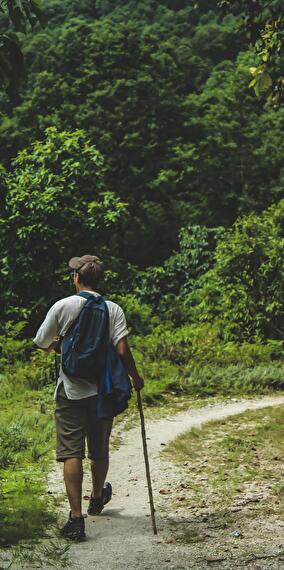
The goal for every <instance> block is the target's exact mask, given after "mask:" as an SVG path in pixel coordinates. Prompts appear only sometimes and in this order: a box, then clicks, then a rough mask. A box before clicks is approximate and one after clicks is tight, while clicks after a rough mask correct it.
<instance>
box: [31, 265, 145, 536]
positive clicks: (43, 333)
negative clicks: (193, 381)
mask: <svg viewBox="0 0 284 570" xmlns="http://www.w3.org/2000/svg"><path fill="white" fill-rule="evenodd" d="M69 267H70V268H71V269H72V278H73V283H74V285H75V288H76V291H77V293H80V292H82V291H84V292H88V293H92V294H93V295H98V293H97V292H96V288H97V284H98V282H99V280H100V279H101V277H102V275H103V263H102V261H101V260H100V259H99V258H98V257H96V256H94V255H83V256H82V257H73V258H72V259H70V261H69ZM84 303H86V299H85V298H84V297H82V296H79V295H72V296H70V297H66V298H64V299H61V300H60V301H57V302H56V303H55V304H54V305H53V306H52V307H51V309H50V310H49V311H48V313H47V315H46V318H45V320H44V322H43V323H42V325H41V327H40V328H39V330H38V332H37V334H36V337H35V339H34V342H35V344H36V345H37V346H39V347H40V348H43V349H44V350H47V351H51V350H58V340H56V337H58V336H60V337H62V336H64V335H65V333H66V332H67V330H68V329H69V327H70V326H71V324H72V323H73V322H74V320H75V319H76V318H77V317H78V315H79V313H80V311H81V309H82V307H83V306H84ZM106 304H107V308H108V312H109V341H110V342H112V344H113V345H114V346H115V348H116V351H117V354H118V355H119V357H120V358H121V360H122V362H123V364H124V367H125V370H126V372H127V374H128V375H129V376H130V377H131V379H132V384H133V387H134V388H135V390H140V389H141V388H143V386H144V381H143V379H142V378H141V376H140V375H139V373H138V371H137V368H136V365H135V362H134V359H133V356H132V353H131V351H130V349H129V347H128V344H127V335H128V331H127V326H126V320H125V316H124V313H123V310H122V308H121V307H120V306H119V305H117V304H116V303H113V302H112V301H106ZM97 393H98V386H97V384H96V381H95V380H93V379H86V378H74V377H70V376H67V375H66V374H64V372H63V370H62V366H60V372H59V378H58V382H57V386H56V390H55V400H56V409H55V419H56V432H57V447H56V458H57V461H62V462H64V480H65V485H66V491H67V495H68V499H69V503H70V514H69V519H68V521H67V523H66V525H65V526H64V527H63V528H62V529H61V534H62V535H63V536H65V537H68V538H72V539H77V540H78V539H82V538H84V537H85V521H84V517H83V516H82V481H83V468H82V460H83V458H84V457H85V437H87V445H88V457H89V458H90V459H91V472H92V481H93V490H92V494H91V498H90V503H89V508H88V514H90V515H97V514H99V513H100V512H101V511H102V509H103V508H104V505H105V504H106V503H107V502H109V500H110V499H111V494H112V489H111V485H110V483H105V480H106V475H107V472H108V466H109V437H110V433H111V428H112V420H102V419H99V418H98V417H97V410H96V407H97Z"/></svg>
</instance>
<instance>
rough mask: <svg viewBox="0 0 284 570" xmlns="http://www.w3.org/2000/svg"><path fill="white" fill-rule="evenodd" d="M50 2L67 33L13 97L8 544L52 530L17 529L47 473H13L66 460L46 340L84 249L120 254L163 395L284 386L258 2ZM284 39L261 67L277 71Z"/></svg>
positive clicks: (281, 182) (276, 157)
mask: <svg viewBox="0 0 284 570" xmlns="http://www.w3.org/2000/svg"><path fill="white" fill-rule="evenodd" d="M259 1H260V0H259ZM259 1H258V0H257V2H256V4H257V5H258V4H259ZM2 4H3V3H1V0H0V5H2ZM18 4H19V6H24V5H25V6H26V5H27V4H29V2H19V3H18ZM32 4H33V5H36V4H37V3H36V2H33V3H32ZM43 4H44V10H45V12H46V14H47V17H48V20H49V25H48V27H47V28H45V29H44V30H42V29H38V30H34V31H33V33H30V34H28V35H26V36H23V37H22V45H21V49H22V52H23V54H24V58H25V62H26V77H25V78H24V79H22V81H21V82H20V85H19V87H18V88H17V89H16V88H15V85H14V86H13V88H12V89H10V88H9V89H8V91H7V90H6V91H2V92H1V93H0V146H1V155H0V247H1V265H0V276H1V279H0V301H1V304H0V317H1V323H0V366H1V370H0V400H1V402H2V401H3V402H6V404H7V408H5V417H4V418H3V420H2V423H1V422H0V482H1V479H2V482H3V481H4V482H5V484H3V485H2V487H1V486H0V495H1V494H2V495H3V497H4V500H3V505H4V506H3V511H1V512H0V517H2V518H3V519H4V520H5V521H7V525H6V528H7V535H5V537H4V539H5V540H7V542H9V541H10V542H11V541H13V540H14V539H15V536H18V537H19V536H23V537H24V536H27V534H26V531H27V533H28V534H29V535H36V533H37V531H36V528H35V527H36V524H34V525H32V528H31V529H28V530H27V529H26V528H24V527H23V525H22V526H21V528H19V526H18V527H15V524H16V522H15V516H14V515H13V513H12V514H11V512H10V502H9V501H12V500H13V497H14V498H15V497H16V498H17V500H18V496H19V494H20V492H23V491H24V494H25V493H26V495H27V501H25V500H24V499H23V503H22V504H21V505H20V510H21V512H24V511H25V508H26V506H27V505H26V504H27V503H29V504H30V499H29V494H31V493H36V490H35V487H36V485H37V481H38V479H37V476H36V477H35V478H34V479H33V478H29V477H28V478H27V477H26V476H25V471H23V472H21V474H20V475H19V479H17V480H16V482H15V486H14V487H13V488H12V489H11V488H10V487H9V485H10V481H11V479H12V477H13V473H12V472H13V470H14V468H15V466H19V467H21V466H22V465H23V464H26V465H27V463H29V462H31V464H32V468H34V465H35V463H40V461H41V458H42V457H43V458H44V457H45V454H48V448H49V441H50V438H51V437H52V427H51V423H50V417H49V415H48V411H49V408H48V404H47V401H48V400H50V397H51V391H52V389H51V388H50V386H49V384H50V383H51V382H53V381H54V369H53V363H52V361H51V358H50V355H49V356H48V357H47V358H45V357H46V355H44V354H41V353H40V352H39V351H35V350H34V349H33V348H32V342H31V340H30V339H31V337H32V335H33V334H34V332H35V330H36V328H37V326H38V325H39V324H40V322H41V320H42V318H43V316H44V314H45V312H46V310H47V309H48V308H49V307H50V305H51V304H52V303H53V302H54V301H55V300H57V299H58V298H60V297H62V296H65V295H68V294H70V293H71V288H70V283H69V275H68V267H67V261H68V258H69V257H71V256H73V255H83V254H85V253H96V254H99V255H100V256H101V257H103V259H104V261H105V265H106V269H107V271H106V279H105V283H104V285H102V289H101V292H102V293H103V294H104V295H106V296H108V298H110V299H112V300H114V301H116V302H119V303H120V304H121V305H122V307H123V308H124V309H125V312H126V316H127V320H128V326H129V329H130V332H131V333H132V334H131V335H130V339H131V341H130V342H131V344H132V348H133V350H134V353H135V357H136V360H137V363H138V366H139V369H140V370H141V373H142V374H143V375H144V376H145V379H146V386H145V390H144V395H145V396H144V397H145V399H146V400H147V401H148V402H152V401H153V400H156V399H157V398H162V397H164V395H165V392H166V391H171V392H174V393H176V394H180V393H187V394H190V395H192V396H198V397H204V396H212V395H215V394H222V395H227V394H240V393H244V392H247V393H252V394H254V393H265V392H267V391H269V390H279V389H283V387H284V385H283V341H282V338H283V322H284V318H283V284H284V275H283V268H284V200H283V198H284V170H283V151H284V142H283V136H282V133H283V119H284V109H283V108H281V107H280V106H279V105H276V104H275V100H274V102H273V100H272V99H271V98H269V97H267V96H266V94H264V95H263V94H261V92H262V91H263V89H259V90H258V93H259V95H260V96H259V97H258V98H256V97H255V95H254V93H253V90H252V89H250V88H249V82H250V81H251V73H250V68H251V67H253V68H255V70H257V69H258V68H259V66H261V65H262V64H261V63H260V62H259V59H258V58H259V56H260V55H261V54H260V53H259V54H258V55H256V52H255V49H254V47H256V49H257V50H258V47H257V46H254V47H253V46H251V44H255V41H257V38H253V36H252V29H251V22H253V21H254V20H253V16H252V19H247V20H245V22H246V25H243V24H242V21H243V19H244V18H246V15H245V12H244V8H245V4H247V9H248V10H249V9H250V7H251V4H252V3H244V2H235V1H232V2H228V1H222V0H220V1H217V0H216V2H212V1H210V0H199V1H196V0H191V1H186V0H143V1H142V0H138V1H137V0H96V2H94V1H92V0H81V1H80V2H78V1H77V0H66V1H65V2H61V1H60V0H45V2H44V3H43ZM220 4H222V7H221V8H220ZM253 4H255V3H253ZM270 4H271V5H273V6H274V5H276V4H277V2H276V1H275V2H272V3H270ZM230 6H232V10H231V9H230ZM224 8H225V11H224ZM269 17H270V16H269V13H268V14H266V15H265V18H266V20H265V19H264V20H261V22H260V24H261V25H262V23H263V25H264V26H265V25H266V24H265V21H268V20H269ZM248 18H250V16H248ZM267 19H268V20H267ZM3 22H4V23H5V20H3V18H0V24H2V23H3ZM3 25H4V24H3ZM278 31H279V28H278ZM247 32H249V37H248V34H247ZM259 32H260V28H259V29H258V33H259ZM277 34H278V32H277ZM262 37H263V36H262ZM273 37H274V36H273ZM263 39H264V40H265V38H263ZM266 39H267V38H266ZM274 39H275V37H274ZM267 49H268V50H270V48H269V46H268V47H267ZM272 51H273V50H272ZM272 51H269V58H268V60H267V62H266V63H265V66H266V64H267V66H269V67H267V69H266V67H265V69H264V68H263V69H262V70H261V72H260V74H259V77H258V79H259V80H260V81H261V73H269V76H270V74H271V80H272V81H274V85H276V83H277V81H278V79H277V78H279V77H280V74H279V73H278V72H279V68H280V67H279V66H280V64H282V65H283V54H282V51H281V50H279V52H277V54H276V56H275V57H274V56H273V52H272ZM0 52H1V42H0ZM274 55H275V54H274ZM0 56H1V53H0ZM255 73H257V71H256V72H255ZM254 86H255V85H254ZM274 94H275V93H274ZM15 387H16V389H17V390H18V391H17V394H16V393H15ZM26 395H28V398H30V408H29V409H28V414H29V417H28V418H26V417H25V415H24V416H23V417H22V415H21V414H22V409H21V410H20V411H19V406H20V407H21V408H22V407H24V402H25V398H26ZM1 402H0V403H1ZM19 403H20V404H19ZM6 404H5V406H6ZM9 406H10V408H9ZM38 407H39V410H38ZM8 408H9V409H11V411H9V410H8ZM12 416H13V417H12ZM37 426H38V427H39V428H40V429H42V434H41V436H40V437H39V441H38V442H35V441H34V439H33V436H32V432H33V430H36V429H38V428H37ZM7 442H8V443H7ZM13 446H14V447H13ZM25 462H26V463H25ZM43 464H44V460H43ZM37 473H39V471H37ZM6 482H8V483H7V485H6ZM19 489H20V492H19ZM10 491H11V494H9V493H10ZM41 492H42V489H39V491H38V493H41ZM22 494H23V493H22ZM40 506H41V503H40V501H38V500H37V499H35V501H34V507H35V509H34V512H35V517H34V521H35V523H36V522H37V519H38V514H39V512H40ZM45 516H46V517H47V518H48V517H49V514H48V512H47V511H46V512H45ZM43 524H44V523H43ZM39 528H40V527H39ZM17 529H18V530H17Z"/></svg>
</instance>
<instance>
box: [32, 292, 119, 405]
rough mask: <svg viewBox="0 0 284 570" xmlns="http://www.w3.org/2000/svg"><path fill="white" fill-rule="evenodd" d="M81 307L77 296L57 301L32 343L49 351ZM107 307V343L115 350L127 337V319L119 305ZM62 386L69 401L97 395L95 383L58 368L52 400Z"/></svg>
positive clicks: (111, 304) (82, 299)
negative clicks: (65, 372)
mask: <svg viewBox="0 0 284 570" xmlns="http://www.w3.org/2000/svg"><path fill="white" fill-rule="evenodd" d="M86 293H93V294H94V295H98V293H95V292H94V291H86ZM84 303H86V299H84V297H80V296H79V295H71V296H70V297H66V298H65V299H61V300H60V301H57V302H56V303H55V304H54V305H52V307H51V308H50V309H49V311H48V313H47V315H46V317H45V320H44V321H43V323H42V325H41V326H40V328H39V330H38V331H37V333H36V336H35V338H34V343H35V344H36V345H37V346H39V347H40V348H48V347H49V346H50V345H51V343H52V341H53V340H54V337H56V336H59V335H60V336H64V335H65V333H66V332H67V330H68V329H69V327H70V325H71V324H72V323H73V321H74V320H75V319H76V318H77V317H78V315H79V313H80V311H81V309H82V307H83V305H84ZM106 304H107V307H108V311H109V341H110V342H112V344H113V345H114V346H116V345H117V343H118V341H119V340H121V339H122V338H123V337H125V336H127V335H128V330H127V325H126V319H125V315H124V312H123V310H122V308H121V307H120V306H119V305H117V304H116V303H113V302H112V301H106ZM61 382H63V384H64V389H65V392H66V396H67V398H69V399H70V400H80V399H82V398H87V397H89V396H94V395H96V394H97V393H98V389H97V384H96V382H95V380H92V379H86V378H75V377H74V376H66V374H64V372H63V370H62V367H61V365H60V371H59V378H58V382H57V386H56V390H55V395H54V397H55V398H56V392H57V389H58V386H59V384H61Z"/></svg>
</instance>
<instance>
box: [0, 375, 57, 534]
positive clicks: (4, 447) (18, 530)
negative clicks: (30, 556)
mask: <svg viewBox="0 0 284 570" xmlns="http://www.w3.org/2000/svg"><path fill="white" fill-rule="evenodd" d="M30 377H31V370H30V367H27V365H23V364H22V365H18V366H16V367H11V368H10V370H9V371H8V372H7V373H6V374H2V375H1V377H0V407H1V422H0V497H1V502H0V523H1V530H0V540H1V544H2V545H5V544H7V545H10V544H16V543H17V542H18V541H20V540H21V539H23V538H37V537H42V536H43V535H44V534H45V529H46V528H47V527H48V526H49V525H50V524H51V523H54V522H55V520H56V517H55V515H54V513H53V505H52V501H51V498H50V497H49V495H47V493H46V475H47V471H48V465H49V461H50V458H51V455H52V450H53V448H54V427H53V412H52V410H53V402H52V392H53V387H50V386H47V387H45V388H41V389H38V390H35V389H31V388H30V384H29V381H30Z"/></svg>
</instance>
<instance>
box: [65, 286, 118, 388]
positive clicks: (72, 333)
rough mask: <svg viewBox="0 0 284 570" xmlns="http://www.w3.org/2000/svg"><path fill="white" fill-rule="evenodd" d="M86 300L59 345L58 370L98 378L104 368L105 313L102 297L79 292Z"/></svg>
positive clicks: (71, 374) (107, 314)
mask: <svg viewBox="0 0 284 570" xmlns="http://www.w3.org/2000/svg"><path fill="white" fill-rule="evenodd" d="M79 296H80V297H84V298H85V299H87V301H86V303H84V305H83V308H82V309H81V311H80V313H79V316H78V317H77V319H75V321H74V322H73V323H72V325H71V326H70V327H69V329H68V331H67V332H66V334H65V335H64V337H63V339H62V344H61V358H62V370H63V372H64V373H65V374H67V376H77V377H78V378H86V379H95V380H98V379H99V377H100V376H101V374H102V373H103V372H104V370H105V362H106V353H107V346H108V338H109V313H108V308H107V304H106V302H105V300H104V299H103V297H100V296H97V295H93V294H92V293H85V292H81V293H79Z"/></svg>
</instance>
